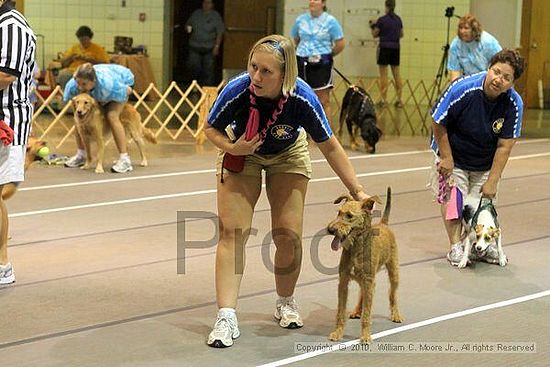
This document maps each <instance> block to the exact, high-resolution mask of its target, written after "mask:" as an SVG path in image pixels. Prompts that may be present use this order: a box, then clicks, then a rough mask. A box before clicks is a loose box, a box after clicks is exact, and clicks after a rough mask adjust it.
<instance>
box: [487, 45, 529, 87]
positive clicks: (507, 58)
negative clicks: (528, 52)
mask: <svg viewBox="0 0 550 367" xmlns="http://www.w3.org/2000/svg"><path fill="white" fill-rule="evenodd" d="M498 62H500V63H503V64H508V65H510V66H511V67H512V68H513V69H514V80H516V79H518V78H519V77H520V76H521V74H523V71H524V70H525V59H524V58H523V57H522V56H521V55H520V54H519V52H518V51H516V50H510V49H504V50H502V51H500V52H497V53H496V54H495V55H494V56H493V57H492V58H491V61H490V62H489V67H491V66H493V65H494V64H496V63H498Z"/></svg>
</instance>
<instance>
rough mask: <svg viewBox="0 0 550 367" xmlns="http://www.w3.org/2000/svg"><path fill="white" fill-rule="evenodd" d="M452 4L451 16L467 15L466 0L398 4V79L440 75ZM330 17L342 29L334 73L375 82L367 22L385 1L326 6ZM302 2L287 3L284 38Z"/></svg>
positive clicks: (400, 0) (345, 0)
mask: <svg viewBox="0 0 550 367" xmlns="http://www.w3.org/2000/svg"><path fill="white" fill-rule="evenodd" d="M450 3H452V4H453V6H454V7H455V14H459V15H462V14H465V13H466V12H467V11H468V9H469V8H470V0H454V1H452V2H450V1H448V0H397V1H396V9H395V12H396V13H397V14H398V15H399V16H400V17H401V19H402V21H403V29H404V34H405V36H404V37H403V38H402V40H401V73H402V76H403V77H404V78H406V79H411V80H413V81H414V80H419V79H424V80H426V81H431V80H432V79H433V78H434V77H435V75H436V73H437V70H438V67H439V64H440V61H441V57H442V54H443V51H442V50H441V47H442V46H443V45H444V44H445V43H446V35H447V19H448V18H446V17H445V9H446V8H447V7H448V6H449V5H450ZM327 6H328V11H329V13H331V14H332V15H334V16H335V17H336V18H337V19H338V20H339V21H340V23H341V24H342V27H343V28H344V35H345V38H346V44H347V45H346V49H345V50H344V53H343V55H342V56H338V57H337V58H336V67H338V68H339V69H340V70H341V71H342V72H344V73H345V74H347V75H350V76H359V75H361V76H364V75H367V76H377V75H378V67H377V66H376V44H375V43H374V42H373V39H372V36H371V34H370V29H369V28H368V20H369V19H376V18H378V17H379V16H381V15H383V14H384V0H340V1H336V0H328V1H327ZM307 7H308V3H307V1H306V0H286V1H285V21H284V34H285V35H287V36H288V35H290V29H291V27H292V24H293V23H294V19H295V18H296V16H297V15H298V14H300V13H302V12H304V11H306V10H307ZM457 21H458V19H457V18H452V19H451V27H450V39H451V40H452V38H453V37H454V35H456V29H457Z"/></svg>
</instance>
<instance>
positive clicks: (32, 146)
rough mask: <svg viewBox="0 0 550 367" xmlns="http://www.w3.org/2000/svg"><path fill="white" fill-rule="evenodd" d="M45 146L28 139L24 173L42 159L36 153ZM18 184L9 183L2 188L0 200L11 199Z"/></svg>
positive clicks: (36, 140)
mask: <svg viewBox="0 0 550 367" xmlns="http://www.w3.org/2000/svg"><path fill="white" fill-rule="evenodd" d="M45 146H46V142H45V141H42V140H38V139H35V138H31V137H29V141H28V142H27V153H26V154H25V172H27V169H28V168H29V167H30V165H31V164H32V163H33V162H34V161H39V160H40V159H42V157H40V156H38V151H39V150H40V149H41V148H43V147H45ZM18 185H19V182H10V183H7V184H5V185H4V187H3V188H2V200H7V199H9V198H11V197H12V196H13V195H14V194H15V192H16V191H17V186H18Z"/></svg>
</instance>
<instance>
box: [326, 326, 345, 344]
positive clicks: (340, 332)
mask: <svg viewBox="0 0 550 367" xmlns="http://www.w3.org/2000/svg"><path fill="white" fill-rule="evenodd" d="M343 336H344V330H340V329H336V330H334V331H333V332H332V333H330V335H329V336H328V339H329V340H331V341H333V342H335V341H338V340H340V339H342V337H343Z"/></svg>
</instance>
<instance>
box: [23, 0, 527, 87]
mask: <svg viewBox="0 0 550 367" xmlns="http://www.w3.org/2000/svg"><path fill="white" fill-rule="evenodd" d="M256 1H260V0H256ZM470 1H471V0H453V1H449V0H397V7H396V13H397V14H399V16H401V18H402V20H403V24H404V33H405V36H404V38H403V39H402V40H401V72H402V75H403V77H404V78H406V79H410V80H413V81H416V80H420V79H424V80H426V81H431V80H432V79H433V78H434V77H435V75H436V73H437V70H438V67H439V64H440V61H441V57H442V54H443V51H442V49H441V47H442V46H443V45H444V44H445V42H446V34H447V20H448V18H446V17H445V9H446V8H447V7H448V6H450V5H451V4H452V5H453V6H454V7H455V14H457V15H463V14H465V13H467V12H468V10H469V9H470ZM516 1H517V0H516ZM123 2H124V3H125V4H126V6H125V7H122V3H123ZM170 3H171V2H170V1H169V0H26V1H25V15H26V16H27V18H28V20H29V22H30V23H31V25H32V27H33V28H34V30H35V32H36V33H40V34H43V35H45V55H46V63H47V61H48V60H51V59H52V58H54V56H55V55H56V54H57V52H60V51H64V50H66V49H67V48H68V47H69V46H70V45H72V44H74V43H76V42H78V41H77V39H76V37H75V36H74V33H75V31H76V29H77V28H78V27H79V26H80V25H84V24H85V25H89V26H90V27H91V28H92V29H93V31H94V33H95V36H94V41H95V42H97V43H99V44H101V45H104V46H105V47H106V49H107V50H108V51H112V50H113V39H114V36H116V35H119V36H130V37H133V39H134V44H135V45H139V44H144V45H146V46H147V48H148V52H149V57H150V60H151V64H152V67H153V72H154V74H155V79H156V81H157V83H158V84H159V85H161V86H162V85H163V82H164V85H166V81H167V80H168V78H169V74H170V73H169V70H167V65H168V57H169V56H168V55H169V49H170V45H169V40H168V38H169V37H168V32H169V29H168V28H169V19H170V18H169V16H168V13H169V11H167V10H165V9H168V6H169V4H170ZM281 3H284V16H283V22H282V28H283V33H284V34H285V35H287V36H289V35H290V28H291V27H292V24H293V23H294V20H295V19H296V16H297V15H298V14H301V13H303V12H304V11H306V10H307V7H308V2H307V0H284V1H283V0H281V1H280V2H279V4H281ZM327 5H328V8H329V12H330V13H331V14H333V15H334V16H336V18H337V19H338V20H339V21H340V22H341V24H342V26H343V28H344V33H345V37H346V41H347V46H346V49H345V50H344V53H343V55H341V56H339V57H337V59H336V66H337V67H338V68H339V69H340V70H342V71H343V72H344V73H345V74H347V75H350V76H365V75H366V76H377V75H378V71H377V70H378V69H377V66H376V61H375V59H376V44H375V43H374V41H373V39H372V37H371V35H370V30H369V28H368V20H369V19H375V18H377V17H378V16H380V15H382V14H383V12H384V0H328V1H327ZM139 13H145V14H146V17H147V18H146V21H145V22H140V21H139V20H138V16H139ZM457 21H458V19H457V18H451V19H450V40H452V38H453V37H454V36H455V35H456V29H457ZM279 24H280V23H279ZM487 30H488V31H489V32H491V29H487ZM41 50H42V49H41V48H40V49H39V54H38V55H39V62H41V52H42V51H41Z"/></svg>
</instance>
